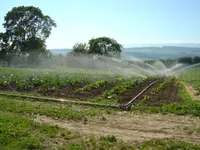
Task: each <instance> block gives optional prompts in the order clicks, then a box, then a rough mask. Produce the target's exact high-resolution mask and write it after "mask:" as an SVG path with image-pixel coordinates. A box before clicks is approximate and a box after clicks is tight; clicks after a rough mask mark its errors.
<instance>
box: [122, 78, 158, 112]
mask: <svg viewBox="0 0 200 150" xmlns="http://www.w3.org/2000/svg"><path fill="white" fill-rule="evenodd" d="M157 81H158V80H156V81H153V82H152V83H150V84H149V85H148V86H147V87H145V88H144V89H143V90H142V91H141V92H140V93H138V94H137V95H136V96H135V97H133V98H132V99H131V100H130V101H129V102H127V103H125V104H121V105H120V108H121V109H126V110H127V109H130V107H131V105H132V103H133V102H134V101H135V100H136V99H137V98H138V97H139V96H140V95H142V94H143V93H144V92H145V91H146V90H147V89H148V88H150V87H151V86H152V85H154V84H155V83H156V82H157Z"/></svg>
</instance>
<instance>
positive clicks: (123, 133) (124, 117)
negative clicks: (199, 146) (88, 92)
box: [33, 112, 200, 143]
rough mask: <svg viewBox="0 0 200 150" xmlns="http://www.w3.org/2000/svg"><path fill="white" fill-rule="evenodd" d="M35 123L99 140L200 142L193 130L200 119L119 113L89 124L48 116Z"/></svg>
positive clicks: (40, 117) (91, 120) (38, 119)
mask: <svg viewBox="0 0 200 150" xmlns="http://www.w3.org/2000/svg"><path fill="white" fill-rule="evenodd" d="M33 120H34V121H36V122H39V123H47V124H51V125H57V126H59V127H61V128H67V129H69V130H72V131H77V132H80V133H82V134H88V135H94V136H98V137H99V136H107V135H114V136H116V137H117V138H119V139H122V140H124V141H132V142H140V141H145V140H150V139H154V138H171V139H178V140H187V141H190V142H193V143H199V142H200V139H199V138H198V137H199V136H200V133H199V132H192V133H190V131H191V130H192V129H196V128H199V124H200V119H199V117H191V116H176V115H161V114H146V113H142V114H135V112H134V113H129V112H118V113H116V114H113V115H105V116H104V117H103V118H93V119H89V120H88V121H87V122H82V121H80V122H77V121H76V122H75V121H69V120H55V119H53V118H50V117H46V116H35V117H34V118H33Z"/></svg>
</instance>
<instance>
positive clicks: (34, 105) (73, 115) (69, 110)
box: [0, 96, 115, 120]
mask: <svg viewBox="0 0 200 150" xmlns="http://www.w3.org/2000/svg"><path fill="white" fill-rule="evenodd" d="M0 110H1V111H9V112H13V113H23V114H29V115H34V114H39V115H45V116H49V117H54V118H60V119H71V120H87V118H89V117H94V116H103V115H104V114H110V113H113V112H115V109H111V108H109V109H108V108H96V107H89V106H80V105H70V104H68V105H66V104H58V103H53V102H39V101H37V102H36V101H31V100H27V99H23V100H21V99H20V98H7V97H5V96H0Z"/></svg>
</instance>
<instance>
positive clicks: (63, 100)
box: [0, 80, 157, 110]
mask: <svg viewBox="0 0 200 150" xmlns="http://www.w3.org/2000/svg"><path fill="white" fill-rule="evenodd" d="M156 82H157V80H156V81H153V82H152V83H150V84H149V85H148V86H147V87H146V88H144V89H143V90H142V91H141V92H140V93H138V94H137V95H136V96H135V97H134V98H133V99H131V100H130V101H129V102H128V103H125V104H119V105H109V104H99V103H91V102H81V101H74V100H66V99H57V98H47V97H37V96H27V95H19V94H8V93H0V95H2V96H8V97H21V98H29V99H33V100H36V101H43V102H56V103H64V104H65V103H66V104H67V103H68V104H77V105H88V106H95V107H107V108H120V109H124V110H127V109H128V108H130V107H131V105H132V103H133V101H134V100H136V99H137V98H138V97H139V96H140V95H142V94H143V93H144V92H145V91H146V90H147V89H148V88H150V87H151V86H152V85H154V84H155V83H156Z"/></svg>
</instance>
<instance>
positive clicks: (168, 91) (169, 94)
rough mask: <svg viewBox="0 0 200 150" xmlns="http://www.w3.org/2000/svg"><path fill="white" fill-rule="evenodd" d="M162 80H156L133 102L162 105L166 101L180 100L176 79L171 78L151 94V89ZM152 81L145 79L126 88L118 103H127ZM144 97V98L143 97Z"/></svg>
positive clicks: (174, 101)
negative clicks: (164, 85)
mask: <svg viewBox="0 0 200 150" xmlns="http://www.w3.org/2000/svg"><path fill="white" fill-rule="evenodd" d="M163 81H164V80H158V81H157V82H156V83H155V84H154V85H153V86H151V87H150V88H149V89H147V90H146V91H145V92H144V93H143V94H142V95H141V96H140V97H139V98H137V99H136V100H135V101H134V103H141V102H142V103H144V104H146V105H148V106H162V105H164V104H168V103H176V102H180V101H181V98H180V97H179V87H178V83H177V82H176V79H172V80H171V82H170V83H169V84H167V85H166V87H165V88H164V89H161V90H160V91H159V93H157V94H151V91H152V90H153V89H154V88H156V87H157V86H158V85H159V84H160V83H162V82H163ZM151 82H153V81H145V82H144V83H141V84H140V85H137V86H135V87H133V88H132V89H129V90H127V91H126V92H125V93H124V94H122V95H121V96H120V98H119V102H120V103H127V102H128V101H130V100H131V99H132V98H133V97H134V96H136V95H137V94H138V93H139V92H141V91H142V90H143V89H144V88H145V87H147V86H148V85H149V84H150V83H151ZM145 97H146V98H145Z"/></svg>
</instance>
